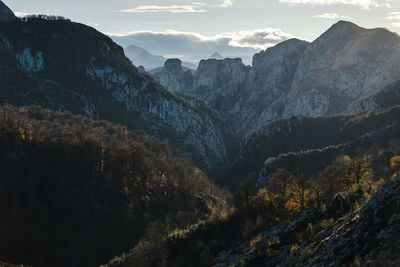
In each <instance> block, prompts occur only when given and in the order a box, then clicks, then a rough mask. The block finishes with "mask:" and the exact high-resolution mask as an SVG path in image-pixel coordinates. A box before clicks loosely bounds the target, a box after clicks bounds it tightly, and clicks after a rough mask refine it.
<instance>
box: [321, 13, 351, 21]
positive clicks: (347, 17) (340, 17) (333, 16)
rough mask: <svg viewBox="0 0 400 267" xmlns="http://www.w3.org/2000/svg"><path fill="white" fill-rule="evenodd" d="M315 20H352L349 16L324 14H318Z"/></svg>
mask: <svg viewBox="0 0 400 267" xmlns="http://www.w3.org/2000/svg"><path fill="white" fill-rule="evenodd" d="M314 18H318V19H345V20H350V19H351V18H350V17H349V16H340V15H338V14H336V13H323V14H318V15H315V16H314Z"/></svg>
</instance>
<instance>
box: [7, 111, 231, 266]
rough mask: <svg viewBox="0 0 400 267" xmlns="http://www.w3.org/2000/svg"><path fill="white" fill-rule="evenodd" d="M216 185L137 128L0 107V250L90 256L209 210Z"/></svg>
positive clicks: (58, 260)
mask: <svg viewBox="0 0 400 267" xmlns="http://www.w3.org/2000/svg"><path fill="white" fill-rule="evenodd" d="M223 205H224V199H223V198H222V193H221V191H220V190H218V189H217V188H216V187H215V186H214V185H213V184H212V183H211V182H209V181H208V180H207V178H206V176H205V175H204V174H203V173H202V172H201V171H200V170H199V169H197V168H196V167H194V166H193V165H192V164H191V162H190V161H189V160H187V159H185V158H183V157H182V156H181V155H180V153H179V152H178V151H176V150H174V149H172V148H171V147H170V145H168V144H166V143H162V142H160V141H158V140H156V139H154V138H152V137H149V136H147V135H145V134H144V133H143V132H132V131H128V130H127V128H126V127H125V126H118V125H114V124H111V123H109V122H105V121H93V120H90V119H88V118H86V117H83V116H73V115H72V114H71V113H68V112H66V113H54V112H51V111H50V110H47V109H42V108H39V107H21V108H16V107H10V106H4V107H2V108H0V211H1V214H3V215H2V216H1V217H0V236H1V239H0V258H1V259H2V260H3V261H5V262H14V263H24V264H30V265H34V266H96V265H99V264H101V263H104V262H107V260H108V259H110V258H112V256H114V255H117V254H120V253H122V252H123V251H124V250H128V249H129V248H130V247H133V246H135V244H136V243H137V241H138V240H139V238H140V237H141V236H142V235H143V234H144V233H145V230H146V228H148V227H150V228H151V227H157V225H158V226H159V227H161V228H162V229H164V230H165V231H166V230H168V231H172V230H173V229H175V228H184V227H187V226H188V225H190V224H192V223H197V222H198V221H199V220H207V219H209V218H210V216H211V215H212V213H213V207H221V206H223Z"/></svg>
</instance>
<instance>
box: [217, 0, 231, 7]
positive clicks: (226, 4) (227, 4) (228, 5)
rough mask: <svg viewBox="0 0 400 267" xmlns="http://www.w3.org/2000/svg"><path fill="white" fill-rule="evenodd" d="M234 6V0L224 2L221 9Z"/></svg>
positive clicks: (224, 0)
mask: <svg viewBox="0 0 400 267" xmlns="http://www.w3.org/2000/svg"><path fill="white" fill-rule="evenodd" d="M230 6H233V1H232V0H223V1H222V3H221V4H220V5H219V7H230Z"/></svg>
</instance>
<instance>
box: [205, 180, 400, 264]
mask: <svg viewBox="0 0 400 267" xmlns="http://www.w3.org/2000/svg"><path fill="white" fill-rule="evenodd" d="M399 193H400V177H399V176H397V178H396V179H395V180H394V181H393V182H391V183H389V184H387V185H385V186H383V187H382V188H380V189H379V190H378V191H377V192H376V193H375V194H374V195H373V196H372V197H371V198H370V199H369V200H367V201H366V202H365V203H363V204H362V205H361V207H358V208H355V209H354V210H350V211H348V212H347V213H345V214H342V216H338V218H337V219H333V218H331V219H326V214H324V213H323V212H322V213H321V212H318V211H309V212H304V213H303V214H302V215H301V216H299V218H298V219H296V220H294V221H292V222H290V223H281V224H278V225H276V226H275V227H273V228H271V229H269V230H266V231H263V232H260V233H258V234H257V235H254V236H253V237H252V238H251V239H249V240H246V241H245V242H242V243H240V244H238V245H237V246H236V247H233V248H231V249H229V250H225V251H222V252H221V253H220V254H219V255H218V256H217V258H216V261H215V262H214V264H213V265H212V266H213V267H217V266H218V267H225V266H315V267H316V266H354V265H360V266H364V265H371V264H372V265H374V264H380V265H383V266H397V265H398V255H399V253H400V247H399V245H398V241H397V240H398V238H399V237H400V235H399V233H400V232H399V229H398V228H399V218H400V206H399V201H400V200H399ZM324 218H325V219H324ZM296 235H297V237H296ZM300 235H301V237H299V236H300ZM377 244H379V245H377ZM265 251H267V253H265Z"/></svg>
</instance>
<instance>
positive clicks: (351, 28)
mask: <svg viewBox="0 0 400 267" xmlns="http://www.w3.org/2000/svg"><path fill="white" fill-rule="evenodd" d="M365 30H366V29H365V28H362V27H360V26H358V25H357V24H354V23H353V22H350V21H345V20H340V21H338V22H336V23H335V24H333V25H332V26H331V27H330V28H329V29H328V30H327V31H326V32H325V33H324V34H322V35H321V36H326V35H334V36H336V35H347V34H352V33H357V32H362V31H365Z"/></svg>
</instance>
